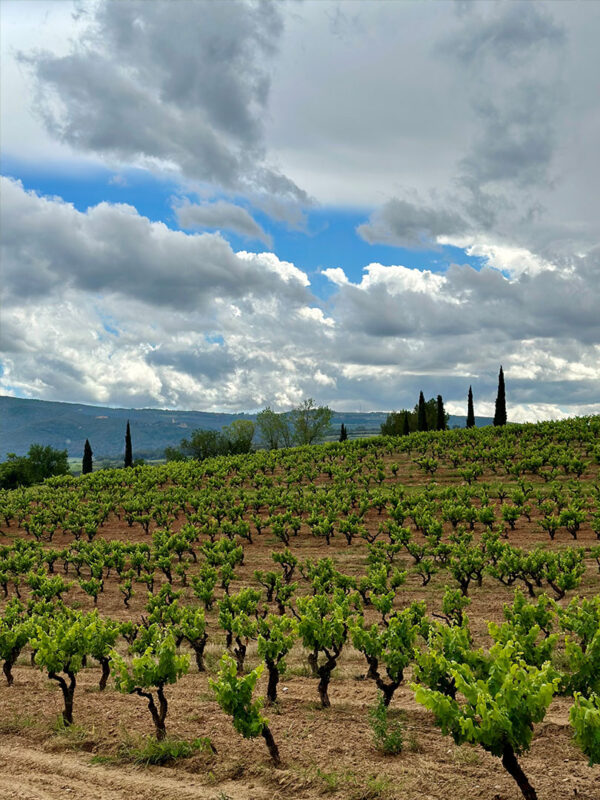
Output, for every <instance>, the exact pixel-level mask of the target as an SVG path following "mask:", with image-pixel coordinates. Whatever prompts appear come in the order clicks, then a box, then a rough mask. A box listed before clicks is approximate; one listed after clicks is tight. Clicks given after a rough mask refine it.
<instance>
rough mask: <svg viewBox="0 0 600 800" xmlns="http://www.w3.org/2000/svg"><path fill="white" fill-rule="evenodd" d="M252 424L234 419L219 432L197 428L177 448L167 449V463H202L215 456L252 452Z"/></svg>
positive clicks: (245, 420) (244, 420) (248, 421)
mask: <svg viewBox="0 0 600 800" xmlns="http://www.w3.org/2000/svg"><path fill="white" fill-rule="evenodd" d="M253 438H254V423H253V422H251V421H250V420H248V419H236V420H234V421H233V422H232V423H231V424H230V425H227V426H225V427H224V428H223V429H222V430H220V431H215V430H203V429H202V428H197V429H196V430H194V431H192V434H191V436H190V438H189V439H182V440H181V443H180V445H179V447H167V448H166V450H165V457H166V459H167V461H188V460H189V459H194V460H196V461H203V460H204V459H205V458H214V457H215V456H229V455H239V454H241V453H250V452H251V451H252V439H253Z"/></svg>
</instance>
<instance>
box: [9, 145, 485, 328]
mask: <svg viewBox="0 0 600 800" xmlns="http://www.w3.org/2000/svg"><path fill="white" fill-rule="evenodd" d="M2 171H3V174H5V175H8V176H10V177H13V178H18V179H20V180H21V181H22V183H23V185H24V187H25V188H26V189H28V190H33V191H35V192H37V193H39V194H42V195H50V196H57V197H61V198H62V199H63V200H65V201H66V202H68V203H72V204H73V205H74V206H75V208H77V209H78V210H79V211H85V210H86V209H87V208H89V207H91V206H95V205H97V204H98V203H101V202H103V201H105V202H108V203H126V204H129V205H131V206H133V207H134V208H136V209H137V211H138V213H139V214H141V215H143V216H145V217H148V219H150V220H153V221H161V222H163V223H164V224H165V225H167V226H168V227H169V228H172V229H174V230H177V229H178V225H177V220H176V216H175V213H174V211H173V202H174V198H177V197H184V196H186V195H188V196H189V199H190V201H191V202H198V200H197V198H196V197H195V196H194V195H191V194H190V193H189V192H182V189H181V186H180V184H178V183H177V181H176V180H175V179H173V180H167V179H164V178H159V177H158V176H156V175H153V174H152V173H151V172H149V171H148V170H143V169H127V170H123V171H122V172H119V173H117V172H114V171H112V170H109V169H105V168H103V167H100V166H95V167H85V168H82V169H81V170H80V171H75V170H73V169H70V170H60V171H59V169H57V168H56V167H55V168H54V169H52V167H46V168H42V167H40V165H37V164H33V163H27V162H20V161H17V160H15V159H11V158H10V157H6V158H4V159H3V167H2ZM215 199H218V198H214V197H213V198H211V200H212V201H214V200H215ZM229 202H232V201H231V199H229ZM237 204H238V205H240V206H242V207H243V208H245V209H246V210H247V211H248V212H249V213H250V214H252V216H253V217H254V219H255V220H256V221H257V222H258V223H259V225H261V226H262V228H263V229H264V230H265V231H266V232H267V233H268V234H270V235H271V237H272V239H273V248H272V250H273V252H274V253H275V254H276V255H277V257H278V258H280V259H281V260H282V261H290V262H292V263H293V264H295V265H296V266H297V267H298V268H299V269H301V270H303V271H304V272H306V273H307V275H308V277H309V280H310V282H311V286H312V289H313V291H314V292H315V294H316V295H317V296H318V297H321V298H322V299H326V298H327V297H329V296H331V295H332V294H333V293H334V292H335V291H336V290H337V289H336V287H335V285H334V284H333V283H331V281H329V280H327V278H325V277H324V276H323V275H322V274H321V273H322V271H323V270H325V269H329V268H335V267H340V268H341V269H343V270H344V272H345V274H346V276H347V278H348V280H350V281H351V282H352V283H360V281H361V278H362V275H363V270H364V268H365V267H366V266H367V265H368V264H371V263H373V262H376V263H380V264H383V265H384V266H390V265H398V264H399V265H402V266H405V267H408V268H410V269H429V270H431V271H432V272H444V271H445V270H446V269H447V268H448V267H449V266H450V264H452V263H458V264H469V265H471V266H472V267H474V268H475V269H477V270H479V269H480V268H481V266H482V265H483V264H484V263H485V259H482V258H480V257H477V256H469V255H468V254H467V253H466V252H465V251H464V250H463V249H461V248H458V247H452V246H450V245H443V246H437V247H434V248H431V249H423V248H422V249H416V250H415V249H409V248H405V247H396V246H393V245H387V244H369V242H366V241H365V240H364V239H362V238H361V237H360V236H359V235H358V233H357V232H356V228H357V226H358V225H360V224H361V223H363V222H366V221H367V220H368V218H369V215H370V213H371V211H372V209H370V208H341V207H331V206H318V207H315V208H311V209H307V210H306V224H305V225H304V226H303V227H301V228H297V229H295V228H293V227H290V226H289V225H288V224H286V223H285V222H281V221H276V220H273V219H272V218H270V217H268V216H267V215H266V214H265V213H263V212H260V211H257V210H255V209H253V208H251V207H250V206H249V205H248V204H247V203H245V202H244V201H242V200H238V201H237ZM206 230H214V229H212V228H207V229H206ZM221 234H222V236H223V237H224V238H225V239H227V241H229V243H230V244H231V246H232V248H233V249H234V250H248V251H250V252H253V253H260V252H263V251H265V250H267V249H269V248H267V246H266V245H265V244H264V242H262V241H260V240H257V239H251V238H249V237H247V236H242V235H239V234H236V233H234V232H232V231H230V230H227V229H221ZM108 332H109V333H111V332H112V331H108Z"/></svg>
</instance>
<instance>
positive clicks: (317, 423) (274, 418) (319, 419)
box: [256, 397, 348, 450]
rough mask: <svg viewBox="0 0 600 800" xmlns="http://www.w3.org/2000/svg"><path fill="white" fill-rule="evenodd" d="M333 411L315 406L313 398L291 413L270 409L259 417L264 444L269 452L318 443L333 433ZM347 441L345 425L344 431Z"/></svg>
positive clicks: (266, 409) (257, 425)
mask: <svg viewBox="0 0 600 800" xmlns="http://www.w3.org/2000/svg"><path fill="white" fill-rule="evenodd" d="M332 416H333V411H332V410H331V409H330V408H328V407H327V406H317V405H315V402H314V400H313V399H312V397H309V398H308V400H305V401H304V402H303V403H301V404H300V405H299V406H297V407H296V408H293V409H292V410H291V411H287V412H284V413H282V414H277V413H275V412H274V411H272V410H271V408H270V407H269V406H267V408H265V409H264V410H263V411H261V412H260V414H259V415H258V416H257V417H256V427H257V429H258V433H259V435H260V440H261V444H262V445H263V446H264V447H266V448H267V449H268V450H277V448H279V447H293V446H294V445H303V444H316V443H317V442H319V441H320V440H322V439H323V437H324V436H325V435H326V434H327V433H328V432H329V426H330V424H331V417H332ZM342 433H343V434H344V435H345V437H346V438H347V435H348V434H347V431H346V429H345V426H344V430H343V432H342V431H340V441H344V440H343V439H341V436H342Z"/></svg>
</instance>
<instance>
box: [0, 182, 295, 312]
mask: <svg viewBox="0 0 600 800" xmlns="http://www.w3.org/2000/svg"><path fill="white" fill-rule="evenodd" d="M2 195H3V202H2V209H1V213H2V227H3V238H2V262H3V270H4V283H5V292H6V297H7V302H11V301H12V302H17V303H19V302H21V301H22V299H23V298H27V299H28V300H29V301H33V300H34V299H35V298H40V297H45V296H47V295H48V294H50V293H52V292H60V291H62V290H64V289H65V288H69V287H71V288H75V289H78V290H81V291H85V292H90V293H111V294H117V295H121V296H125V297H130V298H132V299H137V300H141V301H143V302H145V303H147V304H150V305H155V306H169V307H171V308H177V309H178V310H185V309H187V310H190V309H204V310H210V309H211V306H212V305H213V302H214V299H215V297H225V298H230V299H232V298H233V299H235V298H241V297H243V296H248V295H253V294H255V295H256V296H258V297H263V296H269V295H272V294H274V293H275V294H278V295H281V296H284V297H289V298H294V299H295V301H296V302H302V301H306V298H307V297H308V295H307V293H306V289H305V288H304V287H305V285H306V283H307V280H306V276H304V274H303V273H301V272H300V271H299V270H295V271H294V270H291V271H290V269H289V268H285V267H282V268H281V269H280V262H279V261H278V259H277V258H276V257H275V256H271V257H270V258H269V259H268V260H267V261H265V260H264V259H263V260H261V258H260V257H253V258H252V259H247V258H240V257H238V256H237V255H236V254H235V253H234V252H233V250H232V249H231V247H230V245H229V244H228V242H226V241H225V240H224V239H223V238H222V237H221V236H220V235H218V234H210V233H204V234H196V235H189V234H186V233H183V232H180V231H172V230H170V229H169V228H167V227H166V226H165V225H164V224H163V223H159V222H151V221H150V220H148V219H147V218H145V217H142V216H140V215H139V214H138V213H137V211H136V210H135V209H134V208H132V207H131V206H122V205H109V204H107V203H101V204H99V205H98V206H95V207H93V208H90V209H88V211H87V212H86V213H81V212H79V211H77V210H76V209H75V208H74V207H73V206H71V205H69V204H67V203H64V202H61V201H56V200H49V199H47V198H41V197H38V196H37V195H35V194H34V193H28V192H25V191H24V190H23V187H22V185H21V184H20V183H19V182H16V181H12V180H10V179H6V178H3V179H2Z"/></svg>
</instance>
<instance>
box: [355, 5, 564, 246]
mask: <svg viewBox="0 0 600 800" xmlns="http://www.w3.org/2000/svg"><path fill="white" fill-rule="evenodd" d="M449 27H450V31H449V32H448V31H444V32H441V31H440V32H439V34H438V38H437V42H436V46H435V47H434V48H432V50H433V51H435V58H436V59H437V60H439V61H441V62H445V63H446V65H447V68H448V69H449V70H450V71H451V73H452V74H454V75H455V79H456V81H457V83H458V82H461V83H462V90H461V95H462V97H463V99H466V100H467V102H468V105H469V117H468V118H466V119H465V122H464V124H465V129H466V130H467V131H468V136H467V137H465V140H464V142H463V144H462V147H461V149H462V151H463V154H462V155H461V156H460V157H458V158H457V159H456V161H455V169H454V185H453V187H452V188H450V187H448V189H447V193H446V196H443V195H438V199H437V200H436V199H435V198H434V199H433V202H432V203H430V205H428V206H418V205H416V204H414V203H413V202H411V201H407V200H403V199H397V198H394V199H392V200H390V201H388V202H386V203H384V204H383V206H381V207H380V208H379V209H377V211H375V212H374V213H373V214H372V215H371V218H370V220H369V222H368V223H365V224H364V225H362V226H359V228H358V232H359V234H360V235H362V236H363V238H366V239H367V241H370V242H373V243H375V242H381V243H387V244H398V245H403V246H415V242H417V243H418V242H419V241H421V242H422V241H423V240H426V241H427V240H428V241H429V242H430V243H431V242H432V241H435V239H436V236H440V235H441V236H453V235H460V234H461V233H467V232H474V231H477V230H479V231H491V232H493V233H496V234H497V233H499V232H502V235H505V233H506V230H509V231H510V232H511V234H512V236H513V237H514V236H515V234H516V232H517V228H518V227H519V224H520V223H523V222H525V223H526V224H525V225H523V224H521V227H522V228H523V227H527V223H528V222H529V221H530V220H531V218H532V217H535V216H536V215H538V214H543V211H544V209H543V205H542V204H541V203H540V201H539V200H538V199H537V198H535V197H534V196H533V195H532V194H531V191H532V190H537V189H539V188H540V187H543V188H544V189H548V188H551V186H552V181H553V180H554V179H555V175H554V172H555V169H554V159H555V155H556V150H557V146H558V127H559V122H560V115H561V112H562V110H563V107H564V101H565V85H564V81H563V80H562V78H561V65H562V63H563V60H564V48H565V43H566V34H565V30H564V27H563V25H562V24H560V23H558V22H557V21H555V20H554V19H553V18H552V15H551V6H550V7H544V6H542V5H541V4H537V3H534V2H510V3H487V4H469V5H468V6H467V7H466V8H465V9H461V11H460V13H459V14H458V17H457V19H456V20H454V22H453V24H452V25H450V26H449ZM458 152H460V150H457V153H458Z"/></svg>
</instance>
